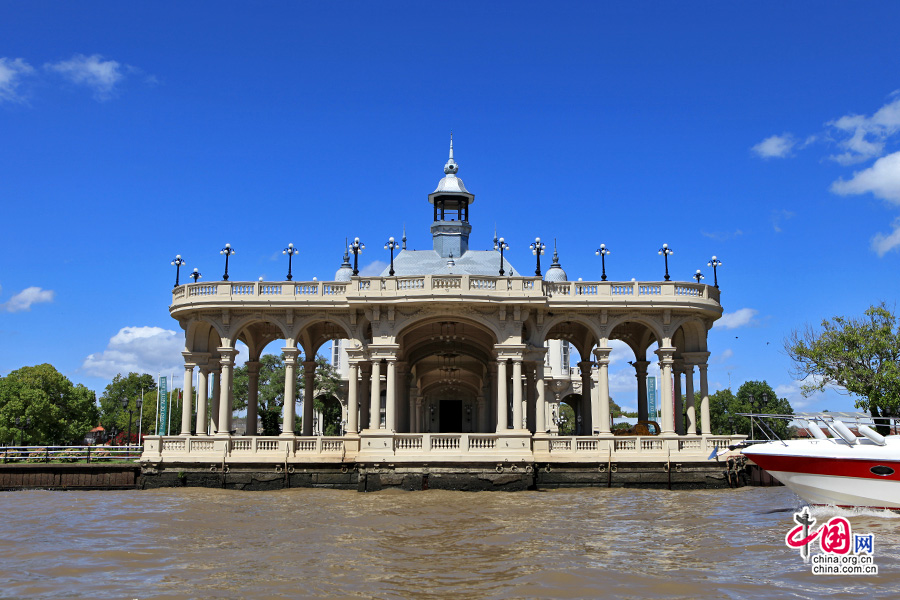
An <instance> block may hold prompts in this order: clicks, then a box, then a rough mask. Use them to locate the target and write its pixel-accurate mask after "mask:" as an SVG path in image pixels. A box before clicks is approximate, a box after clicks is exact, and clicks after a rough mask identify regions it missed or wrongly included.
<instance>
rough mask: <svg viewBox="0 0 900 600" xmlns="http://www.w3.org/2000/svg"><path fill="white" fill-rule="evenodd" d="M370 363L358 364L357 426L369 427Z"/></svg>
mask: <svg viewBox="0 0 900 600" xmlns="http://www.w3.org/2000/svg"><path fill="white" fill-rule="evenodd" d="M371 383H372V363H370V362H364V363H360V365H359V428H360V429H367V428H368V427H369V388H370V387H372V386H371V385H370V384H371Z"/></svg>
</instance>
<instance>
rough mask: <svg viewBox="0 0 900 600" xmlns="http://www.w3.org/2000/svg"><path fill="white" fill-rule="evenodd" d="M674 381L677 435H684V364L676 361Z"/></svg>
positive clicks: (673, 367)
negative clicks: (682, 378) (682, 376)
mask: <svg viewBox="0 0 900 600" xmlns="http://www.w3.org/2000/svg"><path fill="white" fill-rule="evenodd" d="M672 372H673V379H672V383H673V384H674V386H675V388H674V390H673V392H672V396H673V397H674V399H675V408H674V409H673V410H674V411H675V433H677V434H678V435H684V399H683V398H682V396H681V374H682V373H683V372H684V363H683V362H682V361H680V360H675V361H673V363H672Z"/></svg>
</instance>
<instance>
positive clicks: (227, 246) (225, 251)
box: [219, 244, 234, 281]
mask: <svg viewBox="0 0 900 600" xmlns="http://www.w3.org/2000/svg"><path fill="white" fill-rule="evenodd" d="M219 254H224V255H225V275H223V276H222V281H228V257H229V256H231V255H232V254H234V248H232V247H231V244H225V247H224V248H222V249H221V250H219Z"/></svg>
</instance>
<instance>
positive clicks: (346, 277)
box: [334, 249, 353, 281]
mask: <svg viewBox="0 0 900 600" xmlns="http://www.w3.org/2000/svg"><path fill="white" fill-rule="evenodd" d="M352 276H353V268H352V267H351V266H350V252H349V251H348V250H346V249H345V250H344V262H342V263H341V268H340V269H338V270H337V272H336V273H335V274H334V280H335V281H350V277H352Z"/></svg>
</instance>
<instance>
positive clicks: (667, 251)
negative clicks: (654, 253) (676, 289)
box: [659, 244, 675, 281]
mask: <svg viewBox="0 0 900 600" xmlns="http://www.w3.org/2000/svg"><path fill="white" fill-rule="evenodd" d="M659 253H660V254H662V255H663V256H664V257H665V259H666V281H669V279H670V277H669V255H670V254H675V251H674V250H672V249H671V248H669V245H668V244H663V245H662V248H660V249H659Z"/></svg>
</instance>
